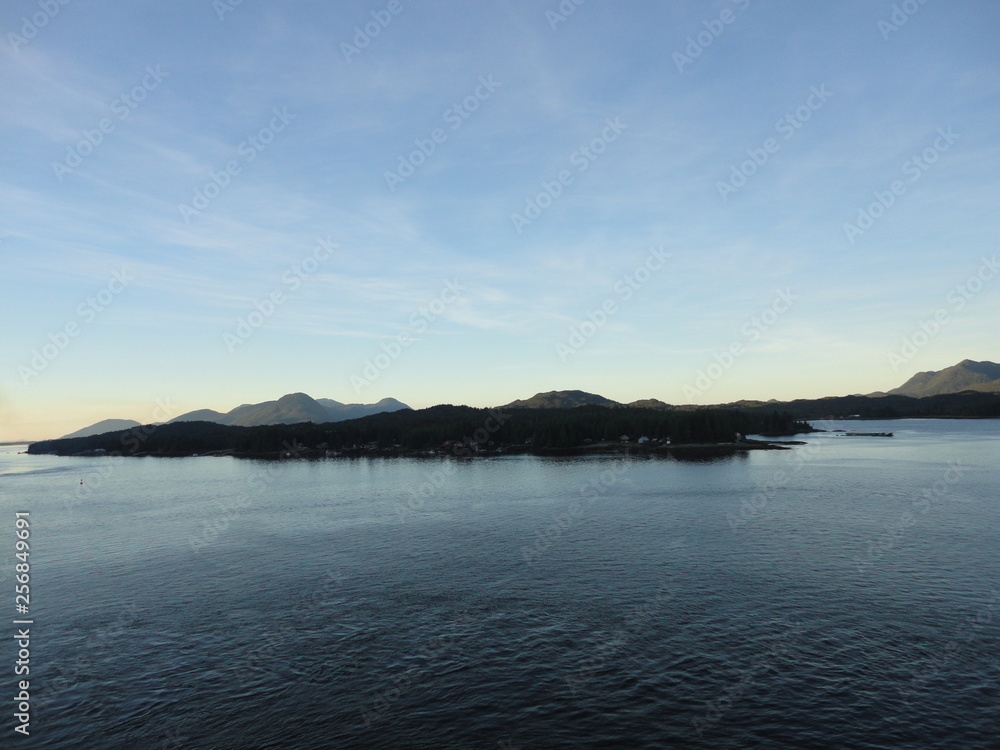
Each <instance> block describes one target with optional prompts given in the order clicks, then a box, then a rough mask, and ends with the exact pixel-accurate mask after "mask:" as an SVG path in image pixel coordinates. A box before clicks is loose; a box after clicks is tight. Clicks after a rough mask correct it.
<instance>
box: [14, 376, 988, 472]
mask: <svg viewBox="0 0 1000 750" xmlns="http://www.w3.org/2000/svg"><path fill="white" fill-rule="evenodd" d="M853 415H857V416H859V417H861V418H865V419H895V418H905V417H970V418H971V417H1000V395H998V394H993V393H981V392H972V391H967V392H964V393H955V394H947V395H941V396H930V397H927V398H912V397H909V396H882V397H875V398H872V397H867V396H843V397H835V398H823V399H808V400H806V399H803V400H798V401H791V402H786V403H761V402H746V401H744V402H740V403H737V404H730V405H727V406H725V407H693V406H682V407H676V406H675V407H666V408H655V409H654V408H641V407H629V406H615V407H607V406H578V407H575V408H561V409H533V408H512V407H503V408H500V409H475V408H472V407H470V406H450V405H443V406H433V407H431V408H429V409H420V410H416V411H414V410H409V409H407V410H403V411H397V412H388V413H383V414H375V415H372V416H368V417H362V418H361V419H352V420H348V421H343V422H329V423H325V424H313V423H311V422H306V423H303V424H293V425H280V424H279V425H268V426H263V427H228V426H225V425H219V424H215V423H212V422H177V423H173V424H164V425H158V426H154V425H145V426H142V427H135V428H133V429H131V430H127V431H124V432H109V433H105V434H103V435H96V436H93V437H85V438H68V439H60V440H45V441H42V442H38V443H34V444H32V445H31V446H29V448H28V452H29V453H55V454H59V455H76V454H80V453H87V452H98V451H100V452H106V453H116V452H117V453H120V454H122V455H133V456H136V455H146V454H156V455H174V456H177V455H191V454H194V453H197V454H202V453H211V452H220V451H230V452H235V453H237V454H248V455H265V454H274V455H277V454H278V453H279V452H285V453H287V452H293V453H299V452H303V451H315V450H321V451H322V450H331V451H355V450H356V451H372V450H379V451H386V450H390V449H396V450H397V451H430V450H444V451H447V452H449V453H452V454H455V455H471V454H472V453H473V452H475V451H476V450H477V449H479V448H487V449H497V448H502V447H504V448H509V447H512V446H519V447H520V449H522V450H532V451H544V450H548V449H561V448H574V447H578V446H582V445H584V444H590V443H603V442H617V441H619V439H620V437H621V436H622V435H627V436H628V437H629V438H630V439H631V440H632V441H635V440H638V439H639V438H640V437H648V438H650V439H652V440H658V439H665V438H667V437H669V438H670V439H671V443H672V444H673V445H683V444H691V443H728V442H731V441H732V440H733V438H734V436H735V434H736V433H742V434H744V435H748V434H751V435H752V434H764V435H770V436H776V435H791V434H795V433H797V432H808V431H809V430H810V429H811V428H810V427H809V425H808V424H807V422H806V421H805V420H819V419H829V418H837V419H840V418H845V417H850V416H853ZM372 446H375V447H372Z"/></svg>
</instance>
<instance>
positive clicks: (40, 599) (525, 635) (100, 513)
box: [0, 420, 1000, 750]
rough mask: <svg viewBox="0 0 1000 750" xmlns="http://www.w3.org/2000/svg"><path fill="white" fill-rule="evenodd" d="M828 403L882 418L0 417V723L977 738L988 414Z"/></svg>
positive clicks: (840, 741)
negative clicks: (320, 431) (488, 431)
mask: <svg viewBox="0 0 1000 750" xmlns="http://www.w3.org/2000/svg"><path fill="white" fill-rule="evenodd" d="M827 426H830V425H827ZM832 427H843V428H845V429H852V430H864V431H882V430H889V431H893V432H894V433H895V437H894V438H849V437H841V436H838V435H837V434H835V433H827V434H820V435H813V436H809V437H808V438H807V440H808V445H805V446H798V447H796V448H795V449H793V450H788V451H774V452H755V453H750V454H748V455H741V456H737V457H732V458H724V459H718V460H710V461H709V460H705V461H679V460H674V459H648V458H645V459H644V458H638V459H628V458H586V459H583V458H580V459H538V458H531V457H508V458H493V459H482V460H461V459H459V460H453V459H427V460H412V459H396V460H344V459H332V460H326V461H313V462H305V461H286V462H280V463H268V462H254V461H240V460H233V459H226V458H185V459H152V458H145V459H126V460H121V461H120V462H118V463H112V462H110V461H108V460H106V459H82V458H77V459H73V458H55V457H45V456H27V455H18V454H17V451H18V450H23V446H22V447H20V448H0V509H2V516H0V519H6V520H5V521H2V523H5V524H7V525H8V528H9V529H10V532H9V533H5V534H2V535H0V538H6V539H8V542H7V544H8V545H9V548H10V549H9V551H2V550H0V552H2V554H3V558H2V559H3V560H4V562H3V563H2V567H0V580H2V581H4V582H5V583H4V586H7V587H9V588H10V589H11V594H10V605H9V606H10V611H11V613H12V614H13V591H12V589H13V585H14V581H13V575H14V571H13V569H12V565H13V562H14V560H13V552H14V550H13V539H14V536H13V523H14V521H13V519H14V512H15V511H17V510H21V511H23V510H28V511H30V513H31V516H30V517H31V523H32V537H31V543H32V554H31V563H32V571H31V572H32V581H31V582H32V586H33V588H32V611H31V616H32V617H33V618H34V621H35V624H34V625H33V626H32V646H31V652H32V655H31V660H32V661H31V675H30V678H31V692H32V701H33V716H32V721H31V737H30V738H28V739H27V740H25V739H24V738H21V737H19V736H17V735H15V734H14V733H13V731H12V726H13V724H12V720H11V719H10V718H8V719H6V720H5V726H3V727H0V737H2V738H3V739H2V740H0V746H4V747H6V746H13V745H14V744H16V745H17V746H23V747H37V748H278V747H289V748H312V747H333V748H509V749H510V750H513V748H524V749H525V750H527V749H528V748H562V747H566V748H569V747H581V748H591V747H592V748H619V747H620V748H643V747H649V748H655V747H664V748H669V747H679V748H686V747H691V748H737V747H739V748H744V747H761V748H765V747H766V748H829V747H843V748H910V747H912V748H990V747H993V748H995V747H1000V740H998V738H1000V637H998V632H1000V631H998V623H1000V581H998V578H1000V500H998V490H1000V422H998V421H997V420H963V421H935V420H903V421H894V422H885V423H879V422H850V423H842V424H840V425H832ZM81 480H83V484H82V485H81V484H80V482H81ZM5 627H6V628H8V629H10V634H11V635H12V634H13V632H14V631H13V627H14V626H12V625H7V626H5ZM4 640H5V641H6V642H7V645H6V646H4V647H3V648H2V649H0V658H2V659H3V660H4V662H5V663H6V664H8V665H11V668H12V665H13V662H14V660H15V659H16V656H15V652H14V648H13V645H12V643H11V641H12V640H13V639H11V638H5V639H4ZM8 668H9V667H6V666H5V667H3V669H4V670H5V671H6V670H7V669H8ZM8 674H10V672H8ZM2 684H4V685H6V686H7V687H6V688H5V690H6V692H9V693H11V695H10V696H9V697H10V698H13V691H14V686H13V682H12V681H11V680H10V679H8V680H5V681H3V683H2ZM9 703H10V702H8V705H9ZM8 713H10V712H9V711H8Z"/></svg>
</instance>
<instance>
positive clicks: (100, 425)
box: [60, 419, 139, 440]
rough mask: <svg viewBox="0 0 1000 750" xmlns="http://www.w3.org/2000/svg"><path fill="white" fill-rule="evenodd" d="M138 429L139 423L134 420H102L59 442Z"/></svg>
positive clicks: (65, 436)
mask: <svg viewBox="0 0 1000 750" xmlns="http://www.w3.org/2000/svg"><path fill="white" fill-rule="evenodd" d="M133 427H139V423H138V422H136V421H135V420H134V419H102V420H101V421H100V422H97V423H95V424H92V425H90V426H89V427H84V428H83V429H82V430H77V431H76V432H71V433H70V434H69V435H63V436H62V437H61V438H60V440H65V439H66V438H78V437H90V436H92V435H103V434H104V433H105V432H115V431H117V430H131V429H132V428H133Z"/></svg>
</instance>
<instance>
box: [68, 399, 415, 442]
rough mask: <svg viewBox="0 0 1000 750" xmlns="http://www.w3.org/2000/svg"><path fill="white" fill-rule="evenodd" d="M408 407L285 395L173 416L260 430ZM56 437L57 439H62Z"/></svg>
mask: <svg viewBox="0 0 1000 750" xmlns="http://www.w3.org/2000/svg"><path fill="white" fill-rule="evenodd" d="M409 408H410V407H409V406H407V405H406V404H404V403H403V402H402V401H397V400H396V399H394V398H384V399H382V400H381V401H379V402H378V403H376V404H342V403H341V402H340V401H334V400H333V399H330V398H321V399H314V398H312V397H311V396H308V395H306V394H305V393H289V394H287V395H285V396H282V397H281V398H279V399H278V400H277V401H265V402H263V403H260V404H241V405H240V406H237V407H236V408H235V409H232V410H230V411H228V412H226V413H225V414H223V413H222V412H218V411H215V410H214V409H197V410H195V411H189V412H187V413H186V414H181V415H180V416H179V417H174V418H173V419H171V420H170V421H169V422H168V423H167V424H171V423H174V422H214V423H215V424H224V425H231V426H234V427H260V426H262V425H269V424H298V423H299V422H313V423H315V424H323V423H325V422H343V421H345V420H348V419H357V418H359V417H367V416H370V415H372V414H381V413H382V412H387V411H401V410H403V409H409ZM139 426H140V423H139V422H136V421H134V420H132V419H104V420H101V421H100V422H97V423H95V424H92V425H90V426H89V427H84V428H83V429H81V430H77V431H76V432H73V433H70V434H69V435H63V438H75V437H90V436H92V435H102V434H104V433H105V432H116V431H119V430H130V429H132V428H133V427H139ZM63 438H60V439H63Z"/></svg>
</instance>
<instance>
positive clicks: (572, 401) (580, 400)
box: [503, 391, 621, 409]
mask: <svg viewBox="0 0 1000 750" xmlns="http://www.w3.org/2000/svg"><path fill="white" fill-rule="evenodd" d="M576 406H621V404H619V403H618V402H617V401H612V400H611V399H609V398H604V396H598V395H597V394H596V393H585V392H584V391H549V392H548V393H536V394H535V395H534V396H532V397H531V398H526V399H519V400H517V401H511V402H510V403H509V404H506V405H505V406H504V407H503V408H510V409H572V408H573V407H576Z"/></svg>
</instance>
